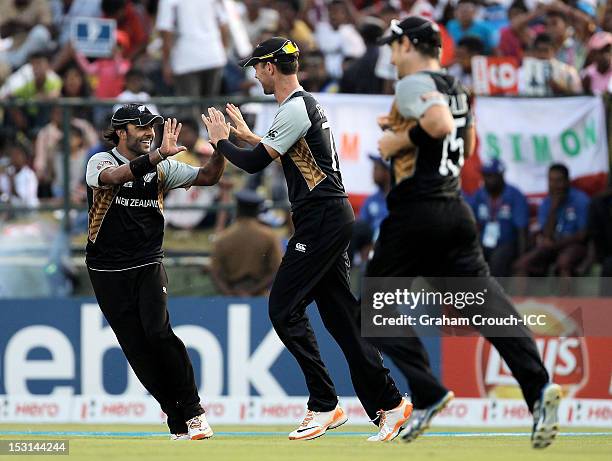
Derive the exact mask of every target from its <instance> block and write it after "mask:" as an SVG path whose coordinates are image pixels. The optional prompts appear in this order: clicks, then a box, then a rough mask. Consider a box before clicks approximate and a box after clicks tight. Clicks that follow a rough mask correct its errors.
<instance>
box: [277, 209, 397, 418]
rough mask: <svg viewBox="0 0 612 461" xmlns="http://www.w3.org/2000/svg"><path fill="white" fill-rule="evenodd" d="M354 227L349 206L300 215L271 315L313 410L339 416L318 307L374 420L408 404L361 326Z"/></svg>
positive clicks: (296, 217)
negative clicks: (312, 307) (352, 267)
mask: <svg viewBox="0 0 612 461" xmlns="http://www.w3.org/2000/svg"><path fill="white" fill-rule="evenodd" d="M354 220H355V217H354V214H353V209H352V208H351V205H350V204H349V202H348V200H347V199H345V198H330V199H321V200H315V201H311V202H309V203H307V204H305V205H303V206H301V207H299V208H298V209H297V210H296V211H295V212H294V213H293V222H294V225H295V234H294V235H293V237H292V238H291V239H290V240H289V243H288V246H287V251H286V253H285V256H284V257H283V260H282V262H281V265H280V268H279V270H278V272H277V275H276V278H275V280H274V283H273V285H272V290H271V292H270V300H269V313H270V319H271V320H272V325H273V326H274V329H275V330H276V333H277V334H278V336H279V338H280V339H281V341H282V342H283V343H284V344H285V346H286V347H287V349H288V350H289V352H291V353H292V354H293V356H294V357H295V358H296V360H297V362H298V364H299V366H300V368H301V369H302V372H303V373H304V376H305V378H306V385H307V387H308V391H309V393H310V398H309V400H308V409H310V410H312V411H331V410H333V409H334V408H335V407H336V405H337V403H338V396H337V393H336V390H335V388H334V384H333V383H332V380H331V378H330V376H329V373H328V371H327V369H326V367H325V365H324V364H323V361H322V360H321V356H320V353H319V347H318V345H317V340H316V338H315V335H314V332H313V330H312V327H311V325H310V322H309V320H308V317H307V315H306V307H307V306H308V305H309V304H310V303H311V302H312V301H313V300H314V301H315V302H316V304H317V308H318V309H319V313H320V315H321V319H322V320H323V323H324V325H325V327H326V328H327V330H328V331H329V332H330V333H331V335H332V336H333V338H334V339H335V340H336V342H337V343H338V345H339V346H340V348H341V349H342V352H343V353H344V356H345V357H346V360H347V362H348V365H349V369H350V374H351V380H352V382H353V386H354V388H355V392H356V394H357V396H358V397H359V399H360V400H361V403H362V404H363V406H364V409H365V410H366V412H367V413H368V415H369V416H370V419H372V420H374V419H376V417H377V415H376V412H377V411H378V410H390V409H392V408H395V407H396V406H398V405H399V404H400V402H401V398H402V396H401V394H400V393H399V391H398V390H397V388H396V387H395V383H394V382H393V379H392V378H391V376H390V374H389V370H388V369H387V368H385V367H384V365H383V362H382V357H381V355H380V353H379V352H378V351H377V350H376V348H374V347H373V346H372V345H370V344H369V343H368V342H367V341H366V340H365V339H364V338H362V337H361V332H360V327H359V324H358V323H357V320H358V316H359V304H358V302H357V300H356V299H355V297H354V296H353V295H352V293H351V291H350V286H349V272H348V271H349V261H348V256H347V254H346V249H347V248H348V244H349V241H350V239H351V233H352V226H353V222H354Z"/></svg>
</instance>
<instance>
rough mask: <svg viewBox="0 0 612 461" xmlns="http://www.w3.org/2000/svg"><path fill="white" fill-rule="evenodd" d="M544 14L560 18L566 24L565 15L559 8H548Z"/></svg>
mask: <svg viewBox="0 0 612 461" xmlns="http://www.w3.org/2000/svg"><path fill="white" fill-rule="evenodd" d="M546 16H547V17H549V18H554V17H557V18H561V19H562V20H563V22H565V23H566V24H567V15H566V14H565V13H564V12H563V11H560V10H550V11H548V12H547V13H546Z"/></svg>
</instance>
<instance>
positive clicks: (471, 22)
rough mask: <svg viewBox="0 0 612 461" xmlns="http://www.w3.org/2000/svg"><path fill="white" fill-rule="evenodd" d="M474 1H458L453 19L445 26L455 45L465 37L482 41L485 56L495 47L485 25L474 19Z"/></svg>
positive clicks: (489, 31)
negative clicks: (474, 37)
mask: <svg viewBox="0 0 612 461" xmlns="http://www.w3.org/2000/svg"><path fill="white" fill-rule="evenodd" d="M476 13H477V9H476V4H475V0H459V2H458V3H457V7H456V9H455V19H451V20H450V21H448V23H447V24H446V29H447V30H448V33H449V34H450V36H451V37H452V38H453V41H454V43H455V45H456V44H457V43H459V40H461V39H462V38H463V37H465V36H467V35H475V36H476V37H478V38H480V40H482V43H483V44H484V46H485V50H486V52H487V54H489V53H490V52H491V51H492V50H493V49H494V48H495V46H496V45H497V43H495V42H494V37H493V34H492V33H491V30H490V29H489V27H487V25H486V24H485V23H484V22H483V21H480V20H478V19H476Z"/></svg>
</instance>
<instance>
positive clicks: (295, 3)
mask: <svg viewBox="0 0 612 461" xmlns="http://www.w3.org/2000/svg"><path fill="white" fill-rule="evenodd" d="M276 3H284V4H286V5H287V6H289V8H291V9H292V10H293V11H294V12H295V13H299V12H300V0H277V2H276Z"/></svg>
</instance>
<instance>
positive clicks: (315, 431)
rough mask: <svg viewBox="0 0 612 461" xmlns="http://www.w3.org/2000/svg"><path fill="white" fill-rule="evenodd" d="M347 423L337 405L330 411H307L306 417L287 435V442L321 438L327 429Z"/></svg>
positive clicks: (345, 417) (346, 417)
mask: <svg viewBox="0 0 612 461" xmlns="http://www.w3.org/2000/svg"><path fill="white" fill-rule="evenodd" d="M347 421H348V416H346V413H344V410H343V409H342V408H340V405H337V406H336V408H334V409H333V410H332V411H312V410H307V411H306V416H305V417H304V420H303V421H302V424H300V427H298V428H297V429H296V430H295V431H293V432H291V433H290V434H289V440H312V439H316V438H317V437H321V436H322V435H323V434H325V431H327V430H328V429H335V428H337V427H340V426H342V425H343V424H344V423H346V422H347Z"/></svg>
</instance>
